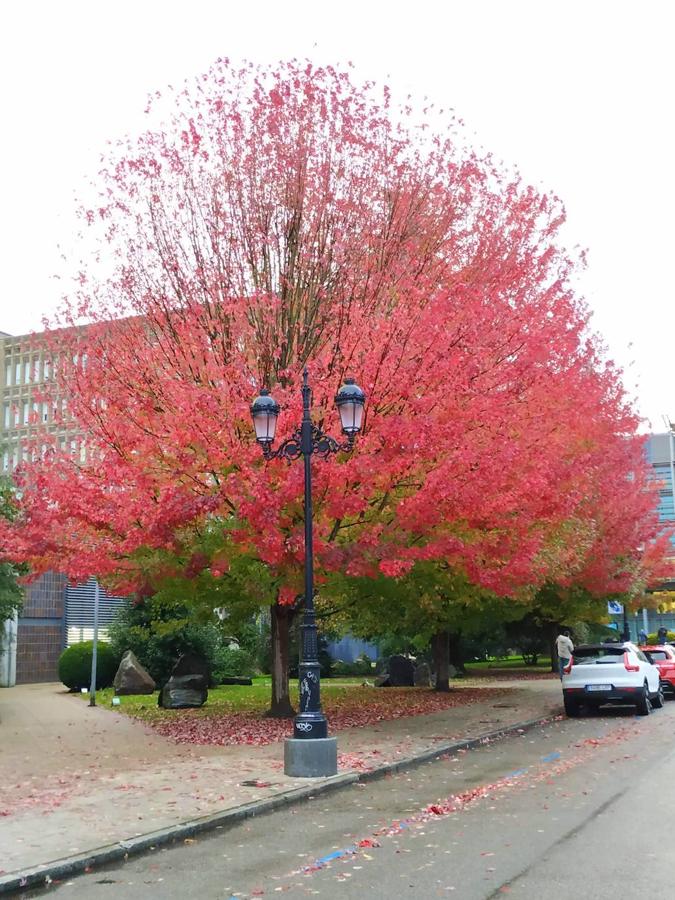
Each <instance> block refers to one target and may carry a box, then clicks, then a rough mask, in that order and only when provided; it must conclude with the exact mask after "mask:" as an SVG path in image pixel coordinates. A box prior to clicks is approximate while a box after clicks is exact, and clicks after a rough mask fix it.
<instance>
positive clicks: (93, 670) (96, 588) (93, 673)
mask: <svg viewBox="0 0 675 900" xmlns="http://www.w3.org/2000/svg"><path fill="white" fill-rule="evenodd" d="M99 593H100V588H99V586H98V580H97V581H96V582H95V583H94V649H93V652H92V654H91V684H90V686H89V706H96V652H97V650H98V601H99Z"/></svg>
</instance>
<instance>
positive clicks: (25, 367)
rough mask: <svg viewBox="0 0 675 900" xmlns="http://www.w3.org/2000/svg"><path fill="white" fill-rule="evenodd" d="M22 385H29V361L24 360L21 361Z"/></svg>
mask: <svg viewBox="0 0 675 900" xmlns="http://www.w3.org/2000/svg"><path fill="white" fill-rule="evenodd" d="M23 383H24V384H30V383H31V377H30V360H29V359H24V361H23Z"/></svg>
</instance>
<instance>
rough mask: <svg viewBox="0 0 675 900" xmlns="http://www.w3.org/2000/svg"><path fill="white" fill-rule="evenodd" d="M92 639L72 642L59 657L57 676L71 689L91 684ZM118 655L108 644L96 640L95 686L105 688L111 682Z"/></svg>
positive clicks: (115, 669) (117, 663)
mask: <svg viewBox="0 0 675 900" xmlns="http://www.w3.org/2000/svg"><path fill="white" fill-rule="evenodd" d="M93 652H94V642H93V641H82V642H81V643H79V644H73V645H72V646H71V647H68V648H67V649H66V650H64V651H63V653H62V654H61V656H60V657H59V678H60V679H61V681H62V682H63V683H64V684H65V686H66V687H67V688H70V690H71V691H76V690H79V689H80V688H83V687H84V688H88V687H89V686H90V685H91V658H92V655H93ZM119 660H120V657H119V656H118V655H117V654H116V653H115V652H114V650H113V649H112V647H111V646H110V644H107V643H106V642H105V641H98V646H97V648H96V687H97V688H106V687H110V685H111V684H112V683H113V679H114V677H115V673H116V672H117V667H118V665H119Z"/></svg>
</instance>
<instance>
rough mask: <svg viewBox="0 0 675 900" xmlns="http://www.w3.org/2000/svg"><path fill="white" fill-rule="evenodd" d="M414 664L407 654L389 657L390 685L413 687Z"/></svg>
mask: <svg viewBox="0 0 675 900" xmlns="http://www.w3.org/2000/svg"><path fill="white" fill-rule="evenodd" d="M414 676H415V665H414V663H413V661H412V660H411V659H408V657H407V656H401V655H400V654H397V655H395V656H390V657H389V683H390V685H391V686H392V687H413V685H414V684H415V677H414Z"/></svg>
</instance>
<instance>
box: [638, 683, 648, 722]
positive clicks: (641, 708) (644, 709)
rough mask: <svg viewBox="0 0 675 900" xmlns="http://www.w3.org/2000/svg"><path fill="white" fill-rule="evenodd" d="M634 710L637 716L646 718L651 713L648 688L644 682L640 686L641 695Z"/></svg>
mask: <svg viewBox="0 0 675 900" xmlns="http://www.w3.org/2000/svg"><path fill="white" fill-rule="evenodd" d="M635 708H636V709H637V714H638V716H648V715H649V713H650V712H651V711H652V705H651V703H650V702H649V687H648V686H647V682H646V681H645V683H644V685H643V686H642V694H641V695H640V699H639V700H638V702H637V704H636V707H635Z"/></svg>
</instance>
